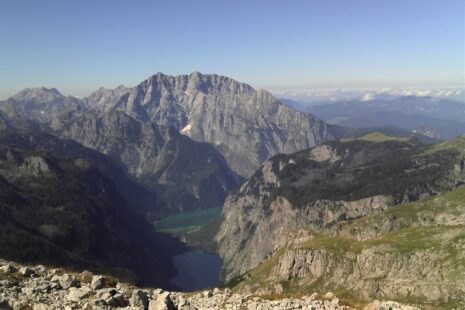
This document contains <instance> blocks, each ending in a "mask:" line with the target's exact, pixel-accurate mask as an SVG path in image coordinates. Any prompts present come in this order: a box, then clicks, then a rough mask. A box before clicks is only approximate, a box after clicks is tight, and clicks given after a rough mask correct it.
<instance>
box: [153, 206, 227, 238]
mask: <svg viewBox="0 0 465 310" xmlns="http://www.w3.org/2000/svg"><path fill="white" fill-rule="evenodd" d="M221 210H222V208H209V209H202V210H195V211H188V212H182V213H176V214H172V215H170V216H167V217H165V218H163V219H161V220H159V221H156V222H155V223H154V224H155V229H156V230H157V231H159V232H165V233H169V234H171V235H182V234H185V233H188V232H190V231H193V230H195V229H198V228H199V227H200V226H202V225H204V224H206V223H207V222H208V221H210V220H211V219H212V218H214V217H215V216H218V215H220V214H221Z"/></svg>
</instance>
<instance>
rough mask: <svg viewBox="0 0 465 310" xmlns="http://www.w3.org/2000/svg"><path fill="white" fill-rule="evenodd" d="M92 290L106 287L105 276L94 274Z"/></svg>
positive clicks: (91, 284)
mask: <svg viewBox="0 0 465 310" xmlns="http://www.w3.org/2000/svg"><path fill="white" fill-rule="evenodd" d="M90 287H91V288H92V290H94V291H95V290H99V289H102V288H104V287H105V278H104V277H103V276H93V277H92V282H91V283H90Z"/></svg>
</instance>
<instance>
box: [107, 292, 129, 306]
mask: <svg viewBox="0 0 465 310" xmlns="http://www.w3.org/2000/svg"><path fill="white" fill-rule="evenodd" d="M105 301H106V303H107V304H108V305H109V306H110V307H127V306H128V304H129V302H128V300H127V299H126V297H124V295H122V294H115V295H114V296H111V297H110V298H109V299H107V300H105Z"/></svg>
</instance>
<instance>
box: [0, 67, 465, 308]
mask: <svg viewBox="0 0 465 310" xmlns="http://www.w3.org/2000/svg"><path fill="white" fill-rule="evenodd" d="M425 100H426V99H425ZM425 102H426V103H421V104H420V103H418V101H417V99H415V100H413V99H411V98H406V99H405V100H404V101H402V104H399V106H397V107H396V105H395V104H391V103H390V104H389V105H388V104H387V103H383V104H382V103H379V102H371V103H364V104H365V106H362V105H361V104H359V103H347V104H342V103H340V104H339V105H338V104H335V105H334V106H331V107H330V106H329V105H327V106H320V107H318V106H316V107H313V109H314V110H315V113H319V115H320V117H322V118H323V119H325V120H331V122H332V123H337V125H334V124H329V123H327V122H325V121H324V120H321V119H319V118H318V117H316V116H314V115H313V114H310V113H308V112H301V111H297V110H295V109H293V108H291V107H288V106H286V105H285V104H283V103H282V102H281V101H279V100H278V99H276V98H275V97H273V96H272V95H271V94H270V93H268V92H266V91H263V90H255V89H253V88H252V87H251V86H249V85H247V84H244V83H240V82H237V81H235V80H233V79H230V78H227V77H224V76H219V75H206V74H200V73H198V72H194V73H192V74H190V75H179V76H168V75H164V74H161V73H158V74H156V75H153V76H151V77H149V78H148V79H146V80H144V81H143V82H141V83H140V84H138V85H136V86H134V87H125V86H119V87H117V88H115V89H104V88H101V89H99V90H97V91H96V92H94V93H92V94H91V95H90V96H88V97H86V98H81V99H79V98H75V97H70V96H68V97H67V96H64V95H62V94H60V93H59V92H58V90H56V89H53V88H52V89H47V88H31V89H26V90H24V91H21V92H20V93H19V94H17V95H15V96H13V97H11V98H9V99H7V100H5V101H2V102H0V183H1V185H2V186H1V189H0V222H1V224H2V225H0V234H1V235H2V238H1V239H0V241H1V242H2V244H0V255H1V257H2V258H6V259H9V260H15V261H23V262H27V263H42V264H51V265H56V266H64V267H67V268H74V269H83V268H89V269H92V270H99V271H102V272H106V273H111V274H113V275H116V276H118V277H123V278H126V279H129V280H132V281H133V282H134V281H138V282H139V283H142V284H146V285H157V286H161V287H170V285H169V279H170V278H172V277H173V276H174V275H175V268H174V263H173V257H174V256H175V255H177V254H179V253H181V252H182V251H185V250H186V246H185V245H184V244H182V243H181V242H180V241H179V239H175V238H172V237H170V236H168V235H165V234H162V233H158V232H156V231H155V229H154V227H153V225H152V222H153V221H154V220H158V219H160V218H162V217H164V216H166V215H169V214H172V213H179V212H185V211H190V210H198V209H205V208H218V207H223V211H222V213H221V215H220V216H218V217H216V218H214V219H213V220H212V221H211V222H209V223H207V224H206V225H205V226H203V227H202V228H201V229H198V230H195V231H193V232H191V233H189V234H187V235H183V236H182V240H184V241H186V242H187V244H188V245H190V246H191V247H195V248H201V249H203V250H208V251H214V252H216V253H218V254H219V255H220V256H221V258H222V259H223V262H224V264H223V276H224V279H225V280H226V281H227V284H228V285H229V286H231V287H233V288H234V289H235V290H237V291H239V292H246V293H247V294H249V293H253V294H256V293H260V294H269V295H273V294H278V295H282V294H284V295H285V294H300V293H302V290H305V289H309V290H310V289H311V290H320V291H323V290H332V291H337V292H338V296H339V295H341V296H345V297H346V298H353V299H356V300H365V301H370V300H372V299H374V298H392V299H398V300H402V301H406V302H408V303H411V302H413V303H420V304H421V303H422V302H418V301H419V300H427V301H428V302H430V303H431V304H434V305H435V306H443V307H446V308H447V306H448V305H452V306H454V307H456V306H457V305H458V306H460V305H462V303H461V302H462V300H461V299H460V298H461V297H460V296H463V294H462V293H465V283H464V282H463V281H461V280H460V279H459V278H457V276H456V274H455V273H454V272H453V270H459V271H461V270H463V266H462V265H460V261H463V259H464V258H463V251H462V252H461V249H463V246H464V244H463V240H465V239H464V238H463V225H464V221H463V214H464V213H463V208H462V207H461V206H462V205H463V204H461V200H460V199H461V197H462V196H463V195H462V194H463V193H462V191H463V187H462V185H463V184H465V164H464V162H465V142H464V137H463V136H462V137H458V138H455V139H452V140H450V141H447V142H443V143H440V144H434V143H436V142H437V141H438V140H439V138H444V137H449V136H454V135H458V134H460V133H461V128H460V125H459V124H461V122H462V121H465V117H463V115H462V114H463V113H464V111H461V110H460V108H461V107H460V106H458V105H456V103H454V102H449V103H447V104H446V105H445V107H446V108H450V109H452V110H453V111H452V112H451V113H449V112H447V109H446V108H444V107H443V106H440V105H438V104H436V103H433V102H432V101H431V100H430V101H428V100H426V101H425ZM401 105H403V106H405V109H404V111H403V112H398V111H397V112H396V111H395V109H394V108H393V107H396V109H400V107H401ZM427 106H428V107H429V108H428V109H426V108H425V107H427ZM392 109H394V110H392ZM422 109H423V110H422ZM393 111H394V112H393ZM447 113H449V114H447ZM461 113H462V114H461ZM349 114H350V115H349ZM452 114H455V115H453V116H452ZM406 115H408V116H406ZM368 116H369V117H368ZM375 116H376V117H378V118H375ZM446 116H447V117H449V119H447V120H441V117H446ZM366 117H368V118H366ZM388 118H391V119H392V120H396V121H397V123H396V124H394V125H397V126H398V127H402V128H405V129H402V128H398V127H392V126H383V125H392V122H393V121H390V122H386V123H383V122H382V120H383V119H388ZM462 118H463V119H462ZM413 120H416V121H415V122H413ZM426 120H427V121H428V122H426ZM344 122H346V123H344ZM350 122H353V123H352V124H353V127H357V128H347V127H343V126H340V124H343V123H344V124H347V125H350ZM370 122H371V123H370ZM424 122H426V124H423V123H424ZM364 124H365V125H370V126H369V127H371V126H372V125H373V127H375V126H376V130H374V129H373V128H363V127H365V126H364ZM432 125H434V126H432ZM441 126H442V127H441ZM454 126H456V127H454ZM433 127H434V128H433ZM421 141H426V142H429V143H433V144H424V143H423V142H421ZM447 191H450V193H449V194H446V193H445V192H447ZM457 197H458V198H457ZM432 208H434V210H433V209H432ZM429 235H431V236H433V237H434V238H435V239H434V242H430V243H428V242H427V239H428V236H429ZM405 240H412V242H407V241H405ZM430 262H432V263H430ZM363 266H365V267H366V268H365V269H364V267H363ZM386 270H391V272H387V271H386ZM423 270H430V271H431V272H430V273H428V274H425V273H424V272H422V271H423ZM425 279H427V280H425ZM425 281H426V282H427V284H425ZM430 290H433V291H435V292H436V291H438V292H440V293H437V294H435V295H428V292H429V291H430ZM340 292H341V294H339V293H340ZM444 292H445V293H444ZM461 294H462V295H461Z"/></svg>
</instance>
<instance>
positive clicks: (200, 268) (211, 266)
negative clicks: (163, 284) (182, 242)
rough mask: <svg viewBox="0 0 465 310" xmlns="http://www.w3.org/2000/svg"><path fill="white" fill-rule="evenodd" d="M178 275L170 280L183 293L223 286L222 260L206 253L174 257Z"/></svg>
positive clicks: (186, 253)
mask: <svg viewBox="0 0 465 310" xmlns="http://www.w3.org/2000/svg"><path fill="white" fill-rule="evenodd" d="M173 259H174V265H175V267H176V270H177V272H178V275H177V276H175V277H174V278H172V279H171V280H170V284H173V285H176V286H177V287H179V288H180V289H181V290H182V291H187V292H189V291H196V290H202V289H205V288H208V287H215V286H218V285H221V283H222V282H221V281H220V271H221V266H222V264H223V262H222V260H221V258H220V257H219V256H218V255H216V254H212V253H208V252H204V251H189V252H184V253H182V254H180V255H177V256H174V258H173Z"/></svg>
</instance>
